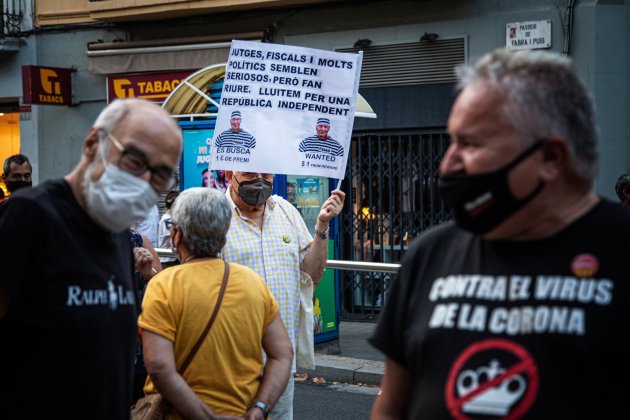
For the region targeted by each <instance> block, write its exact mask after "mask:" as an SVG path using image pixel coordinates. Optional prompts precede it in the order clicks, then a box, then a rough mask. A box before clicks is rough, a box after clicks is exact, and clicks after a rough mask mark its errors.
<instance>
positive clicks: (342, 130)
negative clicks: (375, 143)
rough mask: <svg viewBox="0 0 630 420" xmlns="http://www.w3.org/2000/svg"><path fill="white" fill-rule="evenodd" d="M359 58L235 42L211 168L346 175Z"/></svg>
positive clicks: (225, 82)
mask: <svg viewBox="0 0 630 420" xmlns="http://www.w3.org/2000/svg"><path fill="white" fill-rule="evenodd" d="M361 60H362V55H361V54H349V53H336V52H332V51H323V50H316V49H312V48H302V47H294V46H288V45H278V44H267V43H258V42H250V41H232V48H231V51H230V56H229V60H228V63H227V66H226V70H225V80H224V85H223V92H222V94H221V102H220V107H219V113H218V116H217V122H216V128H215V132H214V133H215V134H214V139H213V147H212V148H211V151H210V155H211V161H210V168H211V169H225V170H235V171H245V172H267V173H282V174H293V175H319V176H326V177H331V178H337V179H343V177H344V174H345V170H346V163H347V161H348V153H349V150H350V140H351V135H352V125H353V123H354V109H355V101H356V96H357V92H358V89H359V75H360V73H361Z"/></svg>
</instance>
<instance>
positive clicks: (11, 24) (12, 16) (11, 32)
mask: <svg viewBox="0 0 630 420" xmlns="http://www.w3.org/2000/svg"><path fill="white" fill-rule="evenodd" d="M23 3H24V0H0V5H1V6H2V7H1V9H2V18H1V19H2V21H1V23H2V36H6V37H18V36H20V34H21V32H22V19H23V18H24V4H23Z"/></svg>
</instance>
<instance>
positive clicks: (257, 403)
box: [247, 401, 271, 418]
mask: <svg viewBox="0 0 630 420" xmlns="http://www.w3.org/2000/svg"><path fill="white" fill-rule="evenodd" d="M252 407H258V408H260V409H261V410H262V412H263V414H264V415H265V418H267V417H269V412H270V411H271V408H269V407H268V406H267V404H265V403H264V402H262V401H254V402H253V403H251V404H250V405H249V407H248V408H247V409H248V410H249V409H250V408H252Z"/></svg>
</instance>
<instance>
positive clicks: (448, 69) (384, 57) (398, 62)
mask: <svg viewBox="0 0 630 420" xmlns="http://www.w3.org/2000/svg"><path fill="white" fill-rule="evenodd" d="M359 50H360V49H359V48H343V49H338V50H337V51H339V52H358V51H359ZM464 62H465V39H464V38H455V39H444V40H435V41H426V42H423V41H419V42H410V43H405V44H391V45H382V46H368V47H366V48H363V67H362V69H361V82H360V85H359V86H360V87H362V88H364V87H376V86H404V85H420V84H427V83H448V82H455V81H456V78H455V72H454V69H455V66H457V65H458V64H462V63H464Z"/></svg>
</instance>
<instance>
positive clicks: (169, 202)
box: [158, 191, 179, 268]
mask: <svg viewBox="0 0 630 420" xmlns="http://www.w3.org/2000/svg"><path fill="white" fill-rule="evenodd" d="M178 195H179V191H169V192H168V193H167V194H166V197H165V198H164V205H165V206H166V212H165V213H164V214H163V215H162V218H161V219H160V225H159V228H158V244H159V246H158V248H165V249H172V248H173V242H172V241H171V224H172V220H173V216H172V214H171V211H172V208H173V204H174V203H175V200H176V199H177V196H178ZM160 262H161V263H162V266H163V267H164V268H167V267H171V266H173V265H176V264H177V258H175V257H160Z"/></svg>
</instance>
